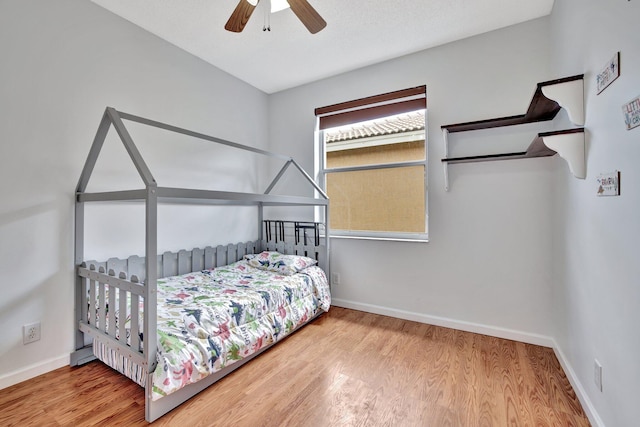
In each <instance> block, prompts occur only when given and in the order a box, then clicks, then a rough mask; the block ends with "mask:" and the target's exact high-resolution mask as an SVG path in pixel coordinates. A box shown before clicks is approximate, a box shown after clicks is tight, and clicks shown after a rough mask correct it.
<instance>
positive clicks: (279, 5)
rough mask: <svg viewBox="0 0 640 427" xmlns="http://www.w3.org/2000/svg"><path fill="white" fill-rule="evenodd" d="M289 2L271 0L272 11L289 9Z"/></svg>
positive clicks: (285, 0)
mask: <svg viewBox="0 0 640 427" xmlns="http://www.w3.org/2000/svg"><path fill="white" fill-rule="evenodd" d="M289 7H290V6H289V2H288V1H287V0H271V13H276V12H280V11H281V10H285V9H288V8H289Z"/></svg>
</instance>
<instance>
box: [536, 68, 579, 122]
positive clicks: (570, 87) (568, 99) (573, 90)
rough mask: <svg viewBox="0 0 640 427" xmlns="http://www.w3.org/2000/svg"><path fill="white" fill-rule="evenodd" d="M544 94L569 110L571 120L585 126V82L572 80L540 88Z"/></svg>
mask: <svg viewBox="0 0 640 427" xmlns="http://www.w3.org/2000/svg"><path fill="white" fill-rule="evenodd" d="M540 89H541V90H542V94H543V95H544V96H545V97H547V98H549V99H551V100H553V101H555V102H557V103H558V105H560V106H561V107H562V108H564V109H565V110H566V111H567V114H568V115H569V120H571V122H572V123H573V124H575V125H578V126H584V83H583V80H582V79H580V80H572V81H568V82H564V83H557V84H554V85H549V86H542V87H541V88H540Z"/></svg>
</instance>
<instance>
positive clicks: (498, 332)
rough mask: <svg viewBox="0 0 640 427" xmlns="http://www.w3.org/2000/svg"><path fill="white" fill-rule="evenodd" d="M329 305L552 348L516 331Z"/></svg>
mask: <svg viewBox="0 0 640 427" xmlns="http://www.w3.org/2000/svg"><path fill="white" fill-rule="evenodd" d="M331 304H332V305H335V306H336V307H344V308H351V309H354V310H359V311H366V312H368V313H374V314H382V315H384V316H391V317H397V318H399V319H405V320H412V321H415V322H420V323H427V324H429V325H435V326H442V327H444V328H451V329H458V330H461V331H466V332H473V333H476V334H482V335H489V336H492V337H497V338H504V339H508V340H513V341H520V342H524V343H527V344H535V345H540V346H542V347H553V345H554V341H553V338H551V337H547V336H544V335H538V334H532V333H528V332H522V331H516V330H513V329H506V328H501V327H497V326H488V325H483V324H480V323H473V322H465V321H462V320H454V319H450V318H447V317H440V316H430V315H427V314H422V313H415V312H411V311H405V310H398V309H396V308H388V307H382V306H379V305H373V304H365V303H360V302H355V301H348V300H344V299H339V298H332V299H331Z"/></svg>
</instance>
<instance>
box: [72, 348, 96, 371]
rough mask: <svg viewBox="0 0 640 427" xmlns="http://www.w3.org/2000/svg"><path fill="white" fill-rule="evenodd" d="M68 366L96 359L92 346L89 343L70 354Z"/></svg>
mask: <svg viewBox="0 0 640 427" xmlns="http://www.w3.org/2000/svg"><path fill="white" fill-rule="evenodd" d="M69 359H70V362H69V365H70V366H80V365H84V364H85V363H89V362H91V361H93V360H96V356H95V355H94V354H93V346H91V345H89V346H87V347H83V348H81V349H80V350H76V351H74V352H73V353H71V355H70V358H69Z"/></svg>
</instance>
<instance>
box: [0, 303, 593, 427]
mask: <svg viewBox="0 0 640 427" xmlns="http://www.w3.org/2000/svg"><path fill="white" fill-rule="evenodd" d="M156 424H157V425H159V426H174V425H175V426H190V427H191V426H305V427H306V426H436V427H444V426H456V427H457V426H563V427H564V426H588V425H589V422H588V420H587V418H586V416H585V414H584V412H583V411H582V408H581V406H580V403H579V401H578V399H577V398H576V395H575V393H574V391H573V389H572V388H571V385H570V384H569V382H568V380H567V378H566V376H565V375H564V373H563V371H562V368H561V367H560V364H559V363H558V361H557V359H556V357H555V355H554V354H553V351H552V350H551V349H548V348H544V347H538V346H534V345H529V344H523V343H518V342H514V341H509V340H503V339H498V338H492V337H488V336H484V335H477V334H471V333H467V332H460V331H456V330H453V329H447V328H441V327H436V326H430V325H425V324H421V323H416V322H410V321H405V320H399V319H395V318H391V317H385V316H378V315H374V314H368V313H363V312H359V311H354V310H347V309H342V308H337V307H332V308H331V310H330V312H329V313H328V314H326V315H324V316H322V317H321V318H319V319H317V320H316V321H314V322H313V323H312V324H310V325H307V326H305V327H304V328H302V329H301V330H300V331H298V332H296V333H295V334H293V335H292V336H291V337H289V338H287V339H286V340H284V341H282V342H281V343H279V344H278V345H276V346H274V347H273V348H272V349H270V350H268V351H267V352H265V353H264V354H263V355H261V356H260V357H258V358H256V359H255V360H253V361H251V362H250V363H248V364H247V365H245V366H244V367H242V368H240V369H239V370H237V371H235V372H234V373H232V374H231V375H229V376H228V377H226V378H224V379H223V380H221V381H219V382H218V383H216V384H214V385H213V386H212V387H210V388H209V389H207V390H205V391H204V392H202V393H200V394H199V395H198V396H196V397H194V398H192V399H191V400H190V401H188V402H187V403H185V404H183V405H181V406H180V407H178V408H177V409H175V410H173V411H172V412H170V413H169V414H167V415H165V416H164V417H162V418H160V419H159V420H158V421H156V422H155V423H154V425H156ZM0 425H1V426H14V425H15V426H27V425H33V426H90V425H108V426H112V425H126V426H137V425H146V422H145V421H144V394H143V390H142V389H141V388H140V387H138V386H137V385H136V384H134V383H133V382H132V381H130V380H128V379H127V378H125V377H124V376H122V375H120V374H118V373H116V372H115V371H112V370H111V369H110V368H108V367H106V366H105V365H103V364H102V363H100V362H91V363H89V364H87V365H85V366H82V367H77V368H69V367H66V368H61V369H58V370H56V371H53V372H50V373H47V374H45V375H42V376H40V377H37V378H34V379H32V380H29V381H26V382H24V383H21V384H17V385H15V386H12V387H9V388H6V389H4V390H0Z"/></svg>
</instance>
